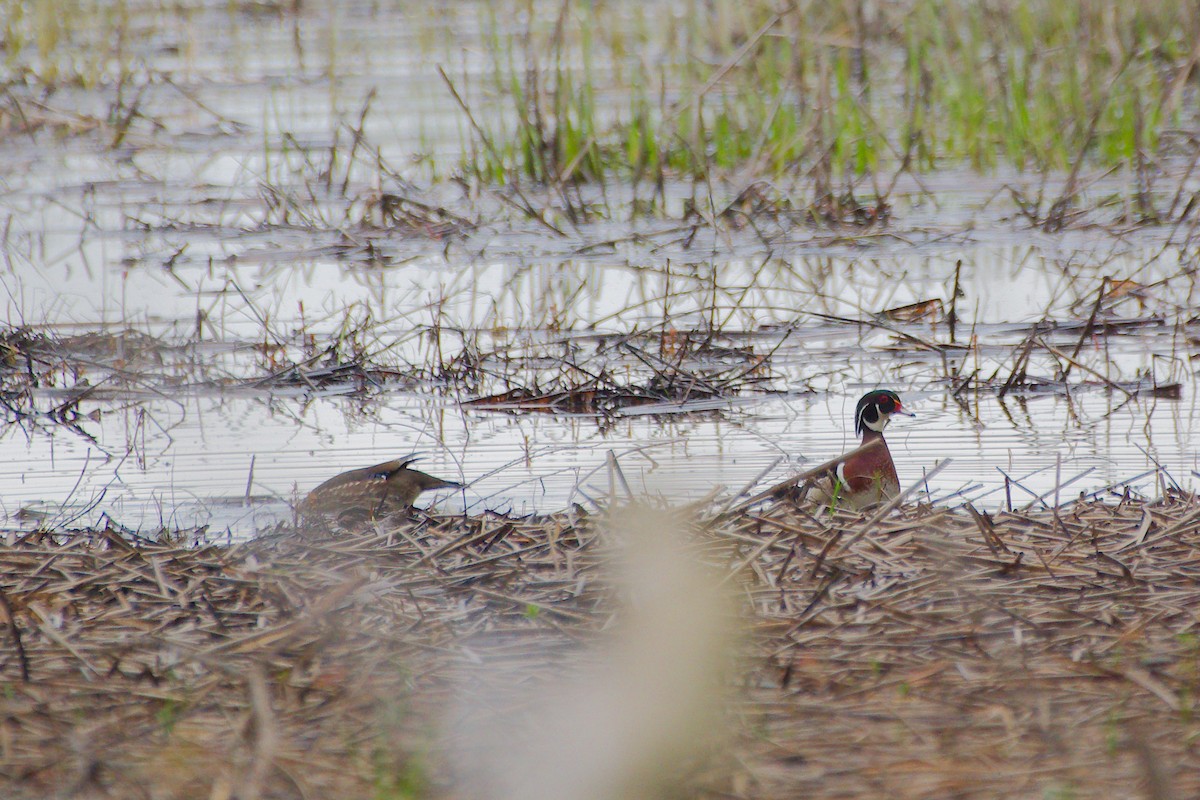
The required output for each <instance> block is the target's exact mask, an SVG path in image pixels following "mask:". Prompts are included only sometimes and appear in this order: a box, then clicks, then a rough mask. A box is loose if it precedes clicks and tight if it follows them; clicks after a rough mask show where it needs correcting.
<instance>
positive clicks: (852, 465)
mask: <svg viewBox="0 0 1200 800" xmlns="http://www.w3.org/2000/svg"><path fill="white" fill-rule="evenodd" d="M893 414H903V415H904V416H906V417H911V416H913V415H912V413H910V412H908V411H905V410H904V408H903V407H902V406H901V404H900V397H899V395H897V394H896V393H895V392H893V391H889V390H887V389H876V390H875V391H872V392H867V393H866V394H864V395H863V396H862V398H861V399H859V401H858V407H857V408H856V409H855V411H854V431H855V433H857V434H858V435H859V436H861V437H862V445H863V446H860V447H859V448H858V449H856V450H855V451H854V452H852V453H850V454H849V455H848V456H847V457H846V458H844V459H843V460H841V461H840V462H838V465H837V467H836V468H835V469H834V475H833V482H832V483H833V485H832V487H818V491H817V495H818V497H819V498H820V501H821V502H822V503H823V504H825V505H828V506H830V507H835V508H836V507H837V506H846V507H849V508H853V509H856V510H857V509H863V508H866V507H868V506H873V505H875V504H877V503H881V502H884V501H885V500H890V499H892V498H893V497H895V496H896V495H898V494H900V478H899V477H897V475H896V464H895V463H894V462H893V461H892V454H891V451H889V450H888V446H887V442H886V441H885V440H884V438H883V429H884V428H886V427H887V425H888V423H889V422H891V419H892V415H893ZM866 445H871V446H870V447H865V446H866ZM864 447H865V449H864Z"/></svg>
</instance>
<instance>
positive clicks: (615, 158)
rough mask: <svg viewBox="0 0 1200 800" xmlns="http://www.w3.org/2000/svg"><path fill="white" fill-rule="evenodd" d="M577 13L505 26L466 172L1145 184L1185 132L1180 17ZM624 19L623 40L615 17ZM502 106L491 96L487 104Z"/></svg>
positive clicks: (872, 7) (1191, 60)
mask: <svg viewBox="0 0 1200 800" xmlns="http://www.w3.org/2000/svg"><path fill="white" fill-rule="evenodd" d="M705 9H706V10H704V11H703V12H698V11H696V10H694V9H692V10H690V11H689V12H688V13H681V14H679V15H678V17H677V18H675V19H673V20H670V21H669V22H668V20H667V19H666V17H667V16H668V15H670V14H671V10H670V9H668V8H665V7H663V6H662V5H660V4H650V5H648V6H645V7H642V6H636V5H631V6H630V7H622V8H620V9H619V10H618V9H613V8H612V7H611V6H605V7H604V9H603V10H598V9H597V8H596V7H595V6H593V5H590V4H581V3H573V4H572V3H568V4H563V5H562V7H561V9H560V14H559V16H558V17H557V18H547V17H546V16H544V15H543V16H542V17H541V18H537V17H536V16H535V15H534V14H533V12H532V8H530V9H529V15H528V18H529V19H537V22H536V27H534V25H530V26H528V27H527V28H526V29H525V30H524V31H523V32H521V33H518V34H515V35H510V34H509V33H508V31H510V30H511V29H512V25H511V22H510V18H508V17H503V18H501V17H500V13H502V12H495V11H493V13H492V15H491V16H490V17H489V23H490V25H491V26H492V27H491V29H490V30H489V31H488V33H487V37H486V46H487V47H488V48H489V52H490V55H491V59H492V70H491V74H490V76H489V77H488V78H487V79H485V84H484V85H482V86H469V85H466V86H459V87H458V88H459V90H460V91H461V92H462V93H463V95H464V96H465V97H468V102H474V100H479V101H480V107H478V108H475V109H474V111H475V117H476V119H478V120H482V121H483V122H482V124H481V126H480V127H479V128H474V129H472V132H471V134H470V137H469V138H470V144H469V146H467V147H465V148H464V149H465V150H466V151H467V152H468V155H467V159H466V169H467V171H468V172H469V173H470V174H472V175H474V176H475V177H477V178H478V179H480V180H482V181H483V182H485V183H496V184H498V183H512V182H514V181H523V180H529V181H534V182H540V183H547V184H556V183H557V184H563V183H566V182H571V181H574V182H582V181H604V180H608V179H630V178H632V179H633V180H634V181H635V182H636V181H639V180H640V179H642V178H653V179H655V180H658V181H661V180H662V178H663V175H664V174H667V175H672V176H688V177H691V178H704V177H705V176H707V175H709V174H710V173H711V172H712V171H714V170H717V171H719V170H728V169H733V168H743V167H749V168H752V169H754V170H756V171H758V172H761V173H765V174H767V175H772V176H784V175H788V174H792V173H794V172H796V171H797V170H800V171H805V172H810V173H813V174H814V175H815V176H817V177H820V176H821V174H824V175H826V176H833V177H843V176H859V175H868V174H873V173H875V172H876V171H877V170H881V169H884V170H896V169H911V170H930V169H934V168H938V167H945V166H953V165H963V164H965V165H968V166H970V167H972V168H974V169H977V170H991V169H995V168H999V167H1001V166H1010V167H1015V168H1017V169H1022V170H1024V169H1029V170H1035V171H1037V172H1041V173H1045V172H1051V171H1062V170H1065V169H1067V168H1069V167H1071V166H1072V165H1074V164H1075V163H1076V162H1077V161H1079V160H1080V159H1081V158H1083V159H1086V160H1087V161H1088V162H1089V163H1092V164H1094V165H1096V166H1097V167H1127V168H1131V169H1137V170H1139V173H1140V170H1141V169H1142V168H1144V164H1143V161H1144V160H1145V159H1151V158H1154V157H1156V156H1159V155H1164V154H1166V152H1165V151H1166V149H1167V146H1168V145H1169V144H1170V142H1164V141H1163V134H1164V132H1166V129H1167V128H1169V127H1178V126H1180V125H1181V124H1183V125H1184V126H1186V123H1187V120H1183V119H1181V117H1182V115H1181V111H1180V109H1181V108H1186V107H1187V106H1186V104H1181V100H1182V99H1183V95H1184V94H1185V93H1186V92H1187V91H1189V89H1188V87H1187V85H1186V78H1187V76H1188V74H1189V73H1190V71H1191V70H1192V69H1193V68H1194V66H1195V64H1196V61H1197V53H1196V52H1195V50H1194V49H1193V47H1192V44H1193V42H1194V41H1195V37H1196V29H1197V27H1198V25H1200V22H1198V21H1197V19H1196V18H1194V17H1193V15H1191V14H1190V12H1189V7H1187V6H1185V5H1183V4H1180V3H1166V4H1155V5H1149V4H1126V5H1124V6H1120V7H1117V6H1113V5H1111V4H1108V3H1099V2H1097V3H1064V4H1055V3H1049V2H1040V1H1039V0H1025V1H1024V2H1016V3H1006V4H975V3H944V2H935V1H934V0H918V2H915V3H912V4H905V5H904V6H903V7H900V6H893V5H890V4H875V3H863V2H851V0H844V1H843V2H840V3H831V4H825V3H812V4H805V5H794V6H791V7H789V8H788V9H786V10H784V11H782V12H776V11H775V4H772V3H766V2H749V3H736V4H735V3H732V2H718V3H714V4H708V5H707V6H706V7H705ZM617 13H622V14H623V15H624V16H623V18H622V19H621V20H620V21H619V22H618V23H616V24H614V23H613V17H614V16H616V14H617ZM485 95H486V96H487V97H488V98H490V100H484V99H482V98H484V96H485Z"/></svg>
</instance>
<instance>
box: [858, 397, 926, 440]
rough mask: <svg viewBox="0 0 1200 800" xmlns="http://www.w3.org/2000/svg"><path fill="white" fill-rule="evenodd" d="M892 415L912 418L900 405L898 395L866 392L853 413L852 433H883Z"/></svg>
mask: <svg viewBox="0 0 1200 800" xmlns="http://www.w3.org/2000/svg"><path fill="white" fill-rule="evenodd" d="M892 414H903V415H905V416H906V417H911V416H913V415H912V413H911V412H909V411H905V410H904V408H903V406H902V405H901V403H900V395H898V394H896V393H895V392H893V391H891V390H889V389H876V390H874V391H872V392H867V393H866V394H864V395H863V396H862V397H861V398H860V399H859V401H858V408H857V409H855V411H854V432H855V433H857V434H858V435H859V436H863V435H865V434H866V432H867V431H875V432H876V433H883V429H884V428H886V427H887V424H888V423H889V422H891V419H892Z"/></svg>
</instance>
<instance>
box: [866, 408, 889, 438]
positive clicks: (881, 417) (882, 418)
mask: <svg viewBox="0 0 1200 800" xmlns="http://www.w3.org/2000/svg"><path fill="white" fill-rule="evenodd" d="M863 411H864V412H865V411H866V409H863ZM891 421H892V415H891V414H884V413H883V412H882V411H880V410H879V407H878V406H876V408H875V419H873V420H872V419H867V415H866V413H864V414H863V415H862V424H863V427H865V428H870V429H871V430H873V431H876V432H878V433H883V429H884V428H886V427H887V425H888V423H889V422H891Z"/></svg>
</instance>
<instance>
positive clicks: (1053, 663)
mask: <svg viewBox="0 0 1200 800" xmlns="http://www.w3.org/2000/svg"><path fill="white" fill-rule="evenodd" d="M680 516H681V517H683V518H684V519H685V524H686V525H687V526H688V527H689V529H690V530H691V532H692V536H693V541H694V546H695V552H696V553H697V555H698V557H700V558H702V559H703V560H705V561H707V562H709V563H711V564H713V565H715V566H718V567H719V568H720V569H721V570H723V571H724V573H725V574H726V576H727V580H732V581H737V582H738V583H739V585H740V586H741V590H742V593H743V596H744V615H745V616H744V625H745V626H746V628H747V630H748V631H750V632H751V634H752V638H751V640H750V641H751V645H750V646H749V648H748V649H749V652H748V653H747V654H746V658H745V661H744V667H743V671H742V673H741V674H738V675H735V676H731V679H732V680H733V681H734V682H735V683H737V684H738V685H739V686H740V687H741V688H742V692H741V694H740V699H739V700H738V701H737V702H736V704H735V707H734V708H733V709H732V711H731V714H730V717H729V719H730V724H731V725H732V726H733V727H734V729H735V741H736V745H735V747H734V750H733V751H732V752H733V757H732V758H730V759H722V760H721V764H722V766H721V767H720V768H719V769H708V770H701V771H700V772H699V773H698V774H699V775H700V777H698V778H697V783H696V784H695V785H693V786H691V787H690V788H689V789H688V792H689V794H688V796H696V797H756V798H764V797H765V798H771V797H779V798H784V797H795V796H804V797H865V796H879V795H881V794H886V795H890V796H895V797H914V798H915V797H929V796H953V797H960V798H1001V797H1006V798H1007V797H1025V796H1030V797H1045V796H1063V797H1066V796H1076V797H1100V796H1125V797H1133V796H1147V797H1191V796H1196V795H1197V794H1198V793H1200V770H1197V769H1196V768H1195V766H1196V763H1197V759H1198V757H1200V752H1198V748H1200V722H1198V721H1197V718H1196V716H1195V711H1196V708H1195V704H1196V698H1197V697H1200V616H1198V615H1197V613H1196V609H1197V608H1200V501H1198V500H1197V499H1196V498H1195V497H1193V496H1190V495H1175V496H1169V497H1167V498H1165V499H1162V500H1159V501H1154V502H1147V501H1142V500H1133V499H1130V498H1127V497H1118V496H1116V495H1114V496H1113V497H1110V498H1109V499H1108V500H1107V501H1101V500H1092V501H1087V502H1076V503H1074V504H1071V505H1068V506H1061V507H1059V508H1051V509H1042V510H1034V511H1027V512H1021V513H1015V512H1014V513H999V514H996V515H988V514H984V513H981V512H978V511H975V510H974V509H973V508H970V507H959V508H934V507H928V506H909V507H905V508H902V509H901V510H900V511H898V512H897V513H895V514H893V515H891V516H889V517H887V518H885V519H883V520H882V521H880V522H879V523H877V525H876V526H875V527H874V528H873V529H872V530H868V531H865V533H866V535H865V536H864V535H860V534H862V533H864V531H863V526H864V525H865V524H867V519H866V518H865V517H862V516H857V515H854V514H850V513H839V514H838V515H834V516H830V515H828V514H825V515H817V514H814V513H811V511H810V510H808V509H805V508H803V507H799V506H796V505H794V504H793V503H791V502H790V501H788V500H786V499H785V500H777V501H774V502H773V503H772V504H769V505H767V506H765V507H759V508H757V509H754V510H750V511H746V512H743V513H740V514H735V515H732V516H730V515H724V516H712V515H710V514H708V513H702V512H700V511H697V509H696V508H695V507H691V508H689V509H687V510H686V511H685V512H681V515H680ZM607 535H608V534H606V532H605V528H604V525H603V515H588V514H586V513H584V512H583V511H582V510H581V509H575V510H573V511H571V512H568V513H562V514H556V515H551V516H542V517H528V518H511V517H504V516H498V515H491V514H489V515H485V516H480V517H469V518H465V517H461V516H429V515H424V514H420V513H417V514H415V515H414V516H410V517H401V518H396V519H389V520H383V521H380V522H378V523H376V524H374V525H372V526H371V527H370V529H369V530H367V531H363V532H356V533H346V532H341V533H337V534H330V533H328V532H314V531H304V530H290V529H288V530H280V531H279V532H278V533H277V534H273V535H269V536H265V537H262V538H259V539H257V540H253V541H250V542H246V543H242V544H237V545H233V546H229V547H217V546H212V545H208V546H200V547H187V546H182V545H179V544H176V543H172V541H171V540H169V539H162V540H151V539H146V538H141V537H138V536H130V535H122V534H120V533H118V532H115V531H111V530H110V531H104V530H90V531H56V532H42V533H37V534H24V535H19V534H10V535H9V540H8V543H7V545H6V546H4V547H3V548H0V561H2V562H3V566H2V568H0V640H2V641H3V642H4V645H3V647H0V685H2V687H3V695H2V700H0V710H2V715H0V786H3V794H4V796H6V797H12V798H26V797H44V796H46V795H47V793H51V792H59V793H60V795H61V796H72V797H73V796H85V795H86V796H89V797H155V798H175V797H194V796H214V795H227V794H229V793H230V792H233V793H236V794H237V796H251V795H250V794H246V792H248V791H251V790H253V793H254V796H259V797H278V798H293V797H294V798H305V797H322V796H340V797H364V798H365V797H380V796H389V797H390V796H405V797H416V796H421V797H451V796H454V794H453V791H454V789H453V787H452V786H451V785H450V784H449V783H448V780H447V775H448V765H447V763H446V758H447V756H445V755H444V753H445V752H446V747H445V742H444V741H443V740H442V739H440V738H439V737H438V735H437V734H436V733H435V731H436V730H437V729H438V727H439V726H440V725H442V724H443V723H444V722H445V719H444V718H445V715H446V714H447V713H448V711H447V709H448V708H449V705H448V704H449V703H450V701H451V699H452V698H451V695H453V694H460V693H461V691H462V684H461V682H460V681H461V677H462V675H463V674H467V675H469V674H471V672H472V671H473V670H474V671H481V670H487V669H493V668H495V665H496V664H498V663H502V664H505V665H506V666H512V667H514V669H516V670H517V673H514V674H518V673H519V674H520V675H522V676H523V677H522V679H523V680H535V679H537V676H539V675H549V674H553V673H554V672H555V671H556V669H558V668H560V667H561V665H562V664H563V663H567V662H569V660H570V659H571V658H572V652H573V647H574V645H575V644H576V643H578V642H579V641H581V640H585V639H587V638H589V637H591V636H593V635H595V634H596V632H597V631H598V630H600V629H601V628H603V627H604V626H605V625H606V624H607V623H608V622H609V620H610V617H611V615H612V613H613V609H614V607H615V603H614V596H613V590H612V589H611V588H610V587H609V586H608V585H607V584H606V583H605V581H604V580H603V570H604V566H605V564H604V559H603V556H602V553H603V552H604V550H603V548H602V547H599V546H597V545H598V544H602V543H603V540H604V539H605V537H606V536H607ZM480 674H482V673H480ZM457 699H458V700H461V699H462V698H461V697H458V698H457ZM477 699H478V700H479V701H480V702H486V698H477ZM381 786H386V787H393V789H395V787H400V786H403V787H408V788H406V789H405V790H404V791H405V792H408V793H401V792H400V790H399V789H396V790H395V793H394V794H386V793H385V794H380V793H379V792H380V788H379V787H381ZM1151 786H1156V787H1159V788H1160V790H1161V789H1162V787H1167V789H1165V790H1163V791H1166V792H1167V793H1158V792H1159V790H1155V792H1154V793H1148V792H1150V788H1149V787H1151ZM64 787H66V789H65V790H64ZM64 791H65V794H64Z"/></svg>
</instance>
